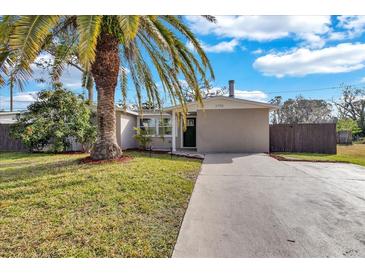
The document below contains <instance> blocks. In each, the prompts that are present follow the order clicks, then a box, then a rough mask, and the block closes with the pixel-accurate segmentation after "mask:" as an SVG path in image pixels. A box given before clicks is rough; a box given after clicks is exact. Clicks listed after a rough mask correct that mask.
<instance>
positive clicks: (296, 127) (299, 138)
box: [270, 123, 337, 154]
mask: <svg viewBox="0 0 365 274" xmlns="http://www.w3.org/2000/svg"><path fill="white" fill-rule="evenodd" d="M336 141H337V140H336V124H334V123H330V124H277V125H270V152H312V153H327V154H336V143H337V142H336Z"/></svg>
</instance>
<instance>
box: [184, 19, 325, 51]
mask: <svg viewBox="0 0 365 274" xmlns="http://www.w3.org/2000/svg"><path fill="white" fill-rule="evenodd" d="M186 18H187V20H188V21H189V23H190V25H191V28H192V29H193V30H194V31H195V32H197V33H199V34H202V35H207V34H215V35H216V36H218V37H230V38H234V39H247V40H254V41H261V42H262V41H272V40H275V39H280V38H286V37H294V38H296V39H298V40H301V41H303V42H304V43H306V44H307V45H308V46H310V47H320V46H323V45H324V40H323V38H322V37H321V35H324V34H326V33H328V32H330V31H331V28H330V25H331V17H330V16H216V19H217V22H216V23H211V22H208V21H207V20H205V19H204V18H202V17H201V16H187V17H186Z"/></svg>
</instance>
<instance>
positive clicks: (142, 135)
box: [134, 127, 152, 149]
mask: <svg viewBox="0 0 365 274" xmlns="http://www.w3.org/2000/svg"><path fill="white" fill-rule="evenodd" d="M134 130H135V131H136V134H135V135H134V139H136V140H137V142H138V143H139V145H140V147H141V148H143V149H147V147H148V146H149V145H150V144H151V142H152V139H151V137H150V136H149V135H148V133H147V131H146V130H145V129H143V128H137V127H135V128H134Z"/></svg>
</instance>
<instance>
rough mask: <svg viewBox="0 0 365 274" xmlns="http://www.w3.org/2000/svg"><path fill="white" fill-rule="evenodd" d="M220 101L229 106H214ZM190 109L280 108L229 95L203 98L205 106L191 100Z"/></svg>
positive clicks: (177, 107) (178, 106) (172, 108)
mask: <svg viewBox="0 0 365 274" xmlns="http://www.w3.org/2000/svg"><path fill="white" fill-rule="evenodd" d="M218 102H226V103H227V106H226V107H225V106H224V105H222V104H219V105H215V106H213V105H212V103H218ZM186 105H187V107H188V109H193V110H194V109H225V108H227V109H232V108H268V109H270V110H275V109H278V106H276V105H272V104H269V103H263V102H257V101H251V100H246V99H240V98H234V97H227V96H215V97H210V98H207V99H203V107H202V106H200V105H199V104H198V102H191V103H187V104H186ZM179 108H181V106H180V105H177V106H171V107H168V108H165V109H164V111H171V110H174V109H179Z"/></svg>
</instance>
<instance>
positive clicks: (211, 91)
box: [181, 82, 228, 102]
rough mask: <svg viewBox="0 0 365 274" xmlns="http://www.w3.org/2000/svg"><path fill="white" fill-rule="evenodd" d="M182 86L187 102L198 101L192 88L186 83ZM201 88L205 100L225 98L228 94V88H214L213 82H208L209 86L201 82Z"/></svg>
mask: <svg viewBox="0 0 365 274" xmlns="http://www.w3.org/2000/svg"><path fill="white" fill-rule="evenodd" d="M181 86H182V90H183V93H184V97H185V100H186V101H187V102H193V101H196V100H197V98H196V94H195V92H194V91H193V90H191V88H190V86H189V85H188V84H187V83H186V82H182V83H181ZM199 88H200V93H201V96H202V98H203V99H206V98H210V97H215V96H224V95H226V94H227V93H228V90H227V87H220V88H214V87H213V86H212V84H211V82H208V85H207V84H206V83H204V82H200V84H199Z"/></svg>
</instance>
